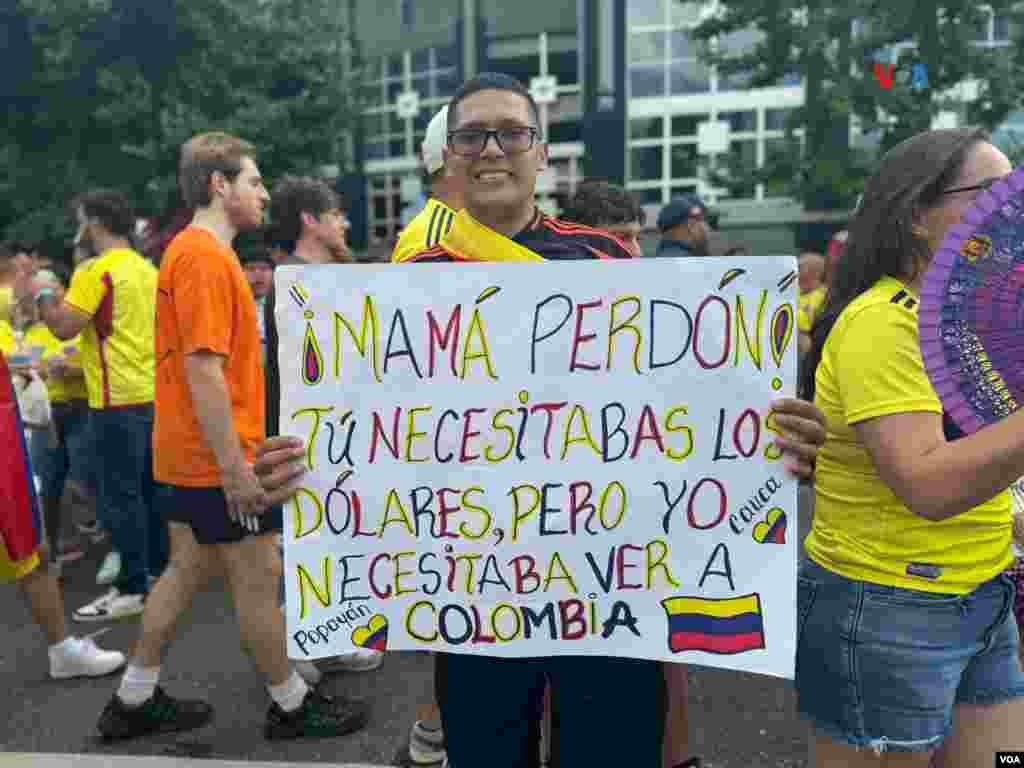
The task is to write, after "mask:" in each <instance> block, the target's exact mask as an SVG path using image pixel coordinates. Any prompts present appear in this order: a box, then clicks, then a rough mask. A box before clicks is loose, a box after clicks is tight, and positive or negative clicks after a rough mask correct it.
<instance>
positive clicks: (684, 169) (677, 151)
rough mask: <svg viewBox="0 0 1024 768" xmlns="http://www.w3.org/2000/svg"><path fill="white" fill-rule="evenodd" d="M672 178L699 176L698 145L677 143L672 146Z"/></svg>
mask: <svg viewBox="0 0 1024 768" xmlns="http://www.w3.org/2000/svg"><path fill="white" fill-rule="evenodd" d="M671 151H672V157H671V160H672V169H671V173H672V178H673V179H686V178H694V177H696V176H697V145H696V144H676V145H675V146H673V147H672V150H671Z"/></svg>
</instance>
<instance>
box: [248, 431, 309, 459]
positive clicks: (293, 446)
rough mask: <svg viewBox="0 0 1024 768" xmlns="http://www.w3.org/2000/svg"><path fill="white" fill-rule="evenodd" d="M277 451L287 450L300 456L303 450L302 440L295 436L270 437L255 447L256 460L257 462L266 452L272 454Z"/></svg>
mask: <svg viewBox="0 0 1024 768" xmlns="http://www.w3.org/2000/svg"><path fill="white" fill-rule="evenodd" d="M277 451H287V452H288V453H289V454H292V455H294V456H296V457H299V456H302V454H303V452H304V451H303V444H302V441H301V440H300V439H299V438H297V437H284V436H277V437H271V438H268V439H267V440H264V441H263V442H262V443H260V444H259V445H258V446H257V447H256V461H257V462H259V461H261V460H262V459H263V458H264V457H266V456H267V455H268V454H273V453H276V452H277Z"/></svg>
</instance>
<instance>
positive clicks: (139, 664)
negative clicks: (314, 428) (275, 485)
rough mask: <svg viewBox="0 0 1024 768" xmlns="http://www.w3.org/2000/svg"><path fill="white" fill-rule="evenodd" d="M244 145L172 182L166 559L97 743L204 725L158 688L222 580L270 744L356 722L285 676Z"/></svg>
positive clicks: (163, 377)
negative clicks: (180, 200) (177, 201)
mask: <svg viewBox="0 0 1024 768" xmlns="http://www.w3.org/2000/svg"><path fill="white" fill-rule="evenodd" d="M253 153H254V148H253V147H252V146H251V145H250V144H248V143H247V142H245V141H242V140H241V139H238V138H235V137H234V136H229V135H227V134H223V133H207V134H202V135H199V136H196V137H195V138H193V139H192V140H190V141H189V142H187V143H186V144H185V145H184V147H182V152H181V163H180V168H179V181H180V184H181V187H182V192H183V194H184V196H185V202H186V204H187V205H188V206H189V207H190V208H194V209H195V211H196V213H195V216H194V218H193V219H192V223H191V225H190V226H189V227H187V228H186V229H184V230H183V231H182V232H181V233H179V234H178V235H177V236H176V237H175V238H174V240H173V241H171V244H170V245H169V246H168V248H167V250H166V252H165V253H164V257H163V259H162V261H161V264H160V276H159V281H158V283H157V310H156V361H157V368H156V398H155V404H156V418H155V420H154V425H153V474H154V477H155V479H156V480H157V481H158V482H159V483H162V484H164V485H163V487H162V488H161V489H160V492H159V493H158V500H157V503H158V507H159V509H160V512H161V514H162V515H163V518H164V519H165V520H166V521H167V522H168V529H169V533H170V539H171V565H170V567H168V568H167V570H166V571H165V573H164V575H163V576H161V578H160V579H159V581H157V583H156V585H155V586H154V587H153V590H152V592H151V593H150V596H149V599H148V600H147V601H146V605H145V612H144V614H143V619H142V635H141V637H140V639H139V643H138V647H137V648H136V652H135V656H134V658H133V659H132V663H131V664H129V666H128V668H127V669H126V671H125V674H124V677H123V678H122V681H121V686H120V688H119V689H118V691H117V693H116V694H115V695H114V696H113V697H112V699H111V700H110V702H109V703H108V704H107V706H106V708H105V709H104V711H103V714H102V715H101V717H100V721H99V725H98V728H99V731H100V734H101V735H102V736H103V737H104V738H106V739H128V738H134V737H137V736H143V735H146V734H151V733H166V732H169V731H184V730H190V729H193V728H199V727H202V726H204V725H206V724H207V723H208V722H209V721H210V719H211V717H212V715H213V711H212V709H211V708H210V706H209V705H208V704H206V703H205V702H202V701H186V700H182V699H175V698H172V697H171V696H169V695H168V694H167V693H165V692H164V691H163V689H162V688H160V686H159V685H158V683H159V680H160V660H161V656H162V651H163V650H164V648H165V646H166V645H167V644H168V643H169V642H170V640H171V638H172V635H173V632H174V626H175V624H176V623H177V621H178V619H179V617H180V616H181V614H182V613H184V612H185V610H186V609H187V608H188V605H189V603H190V602H191V600H192V596H193V595H194V594H195V593H196V591H197V590H199V589H200V588H201V587H203V586H204V585H205V582H206V580H207V578H208V576H209V574H210V572H211V571H212V570H213V569H214V568H215V567H217V568H218V569H221V570H223V571H224V572H225V574H226V576H227V583H228V588H229V589H230V592H231V595H232V599H233V601H234V605H235V613H236V615H237V617H238V626H239V630H240V633H241V635H242V645H243V647H244V648H246V649H248V651H249V652H250V653H251V655H252V657H253V661H254V662H255V664H256V667H257V668H258V669H259V670H260V672H262V673H263V675H264V677H265V678H266V682H267V688H268V692H269V693H270V697H271V699H273V704H272V705H271V707H270V711H269V712H268V713H267V721H266V726H265V733H266V736H267V738H271V739H275V738H296V737H300V736H318V737H324V736H340V735H343V734H345V733H350V732H352V731H355V730H358V729H359V728H361V727H362V726H363V725H364V724H365V722H366V707H365V706H364V705H362V704H360V703H355V702H347V701H344V700H340V699H328V698H327V697H325V696H324V695H322V694H321V693H320V692H318V691H316V690H311V689H310V688H309V687H308V686H307V685H306V683H305V681H304V680H303V679H302V678H301V677H300V676H299V675H298V674H297V673H296V672H295V671H294V670H292V668H291V665H290V663H289V661H288V657H287V654H286V650H285V646H286V643H285V625H284V617H283V616H282V615H281V611H280V610H279V609H278V598H279V590H280V578H281V574H280V559H279V557H278V554H277V551H276V542H275V537H274V536H271V535H266V534H270V533H272V532H275V531H276V530H279V529H280V521H279V520H277V521H275V520H273V519H265V518H264V517H263V514H264V513H265V512H266V511H267V509H268V508H269V507H270V501H271V499H270V497H269V496H268V495H267V494H266V493H265V492H264V491H263V489H262V488H261V487H260V483H259V480H258V478H257V476H256V474H255V471H254V469H253V466H252V463H253V460H254V458H255V452H256V448H257V447H258V446H259V445H260V444H261V443H262V442H263V440H264V389H263V370H262V365H261V345H260V336H259V326H258V323H257V319H256V302H255V299H254V298H253V295H252V291H251V290H250V289H249V285H248V283H247V281H246V279H245V274H244V273H243V271H242V267H241V264H240V263H239V260H238V256H237V254H236V253H235V252H234V250H233V249H232V247H231V243H232V241H233V240H234V238H235V236H236V235H237V234H238V233H239V232H241V231H244V230H251V229H255V228H257V227H259V226H260V225H261V224H262V223H263V213H264V209H265V207H266V206H267V203H268V202H269V199H270V196H269V195H268V194H267V190H266V188H265V187H264V185H263V180H262V179H261V178H260V174H259V170H258V169H257V168H256V164H255V162H254V161H253Z"/></svg>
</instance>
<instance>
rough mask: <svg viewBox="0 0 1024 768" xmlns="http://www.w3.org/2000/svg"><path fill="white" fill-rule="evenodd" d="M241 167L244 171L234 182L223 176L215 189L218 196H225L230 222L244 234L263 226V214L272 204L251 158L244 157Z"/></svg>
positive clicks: (225, 207)
mask: <svg viewBox="0 0 1024 768" xmlns="http://www.w3.org/2000/svg"><path fill="white" fill-rule="evenodd" d="M241 165H242V170H241V172H240V173H239V174H238V175H237V176H236V177H235V179H234V181H229V180H228V179H227V178H226V177H223V176H221V177H220V179H217V180H215V184H216V187H215V188H216V189H217V192H218V194H221V195H223V199H224V211H225V213H226V214H227V216H228V220H229V221H230V222H231V224H232V225H233V226H234V227H235V229H237V230H238V231H239V232H244V231H246V230H251V229H258V228H259V227H261V226H262V225H263V214H264V211H265V210H266V208H267V205H268V204H269V202H270V193H268V192H267V188H266V187H265V186H264V185H263V179H262V178H261V177H260V172H259V169H258V168H257V167H256V163H255V162H254V161H253V159H252V158H251V157H243V158H242V161H241ZM217 175H219V174H217Z"/></svg>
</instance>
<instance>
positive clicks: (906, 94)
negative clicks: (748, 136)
mask: <svg viewBox="0 0 1024 768" xmlns="http://www.w3.org/2000/svg"><path fill="white" fill-rule="evenodd" d="M1014 5H1015V0H990V1H989V2H987V3H986V5H982V4H979V3H977V2H976V0H901V1H900V2H891V1H889V2H881V1H880V0H844V1H843V2H836V1H835V0H823V2H819V3H814V4H813V5H812V4H809V3H807V2H806V0H719V3H718V13H717V14H716V15H714V16H713V17H711V18H708V19H707V20H706V21H705V22H704V23H702V24H701V25H700V26H699V27H698V28H697V30H696V31H695V33H694V34H695V36H696V37H697V38H698V39H701V40H704V41H707V42H708V43H709V45H708V47H707V52H706V58H707V60H708V61H709V62H710V63H713V64H715V65H717V66H718V67H719V68H720V71H722V72H725V73H736V72H744V73H747V75H748V77H749V79H750V82H751V84H752V85H760V86H768V85H775V84H777V83H778V82H779V81H780V80H781V79H782V77H783V76H784V75H785V74H786V73H788V72H797V73H799V74H800V76H801V77H802V79H803V82H804V88H805V100H804V106H803V107H802V108H800V109H798V110H796V111H795V113H794V114H793V116H792V118H791V120H790V121H789V124H788V125H787V135H788V137H789V149H788V151H786V152H779V153H776V154H775V155H774V157H773V158H772V159H771V161H770V162H769V163H768V164H767V166H766V167H764V168H762V169H760V170H759V171H758V172H756V174H755V175H756V177H757V180H758V181H769V180H782V181H784V182H786V184H787V186H788V188H789V192H790V193H791V194H792V195H793V196H794V197H797V198H798V199H801V200H802V201H803V202H804V203H805V204H806V205H807V206H808V207H812V208H842V207H849V206H850V205H851V204H852V203H853V202H854V200H855V199H856V195H857V193H858V190H859V186H860V183H861V181H862V180H863V178H864V177H865V175H866V174H867V173H869V172H870V169H871V167H872V162H873V159H874V157H873V153H872V152H871V151H870V149H871V147H875V146H877V147H878V148H881V149H883V150H884V149H887V148H888V147H891V146H893V145H894V144H896V143H897V142H899V141H901V140H902V139H904V138H907V137H909V136H912V135H913V134H915V133H918V132H920V131H922V130H927V129H928V128H929V127H931V125H932V124H933V120H934V118H935V117H936V116H937V115H938V114H939V113H940V112H943V111H954V112H956V113H958V114H960V115H962V116H963V117H964V118H965V120H966V122H967V123H969V124H972V125H982V126H985V127H988V128H990V129H991V128H994V127H995V126H997V125H998V124H999V123H1000V122H1002V121H1003V120H1004V119H1005V118H1006V116H1007V114H1008V113H1009V112H1010V111H1011V110H1013V109H1014V108H1016V107H1017V106H1018V105H1019V104H1020V103H1021V98H1022V96H1021V94H1022V90H1021V89H1022V86H1024V58H1022V56H1024V53H1022V52H1021V49H1020V46H1019V45H1016V44H1014V45H1011V46H1008V47H998V48H989V47H984V46H978V45H975V44H974V40H975V39H976V37H977V35H978V30H979V29H980V28H981V27H982V25H983V24H987V20H988V13H989V10H988V9H991V10H993V11H995V12H996V13H999V14H1003V15H1006V16H1009V18H1010V19H1011V21H1012V22H1014V24H1013V28H1015V29H1016V30H1018V31H1019V30H1021V29H1022V22H1024V11H1021V10H1016V9H1014V7H1013V6H1014ZM751 28H752V29H756V30H758V31H760V33H761V39H760V42H759V43H758V44H757V45H755V46H752V47H750V48H748V49H747V50H745V51H740V52H735V51H730V52H718V51H716V50H715V48H714V45H713V41H714V40H715V39H717V37H718V36H719V35H723V34H728V33H731V32H736V31H739V30H745V29H751ZM1015 42H1016V41H1015ZM876 62H879V63H881V64H882V65H883V70H882V73H883V76H885V75H887V74H888V64H889V63H892V64H893V65H894V73H895V78H894V81H893V84H892V87H891V88H883V87H882V85H881V83H880V82H879V79H878V77H877V75H876V71H875V63H876ZM914 65H924V67H925V69H921V68H920V67H919V68H918V72H919V73H920V72H924V73H926V74H927V83H926V84H925V82H924V80H923V79H921V78H918V79H917V80H915V79H914V78H913V77H912V73H913V71H914ZM968 81H973V82H974V83H975V84H976V88H974V89H973V90H971V89H965V88H962V87H960V86H961V85H962V84H963V83H965V82H968ZM851 118H856V123H859V125H860V132H861V134H862V135H863V136H864V137H866V138H867V139H868V141H867V148H865V146H863V145H858V144H854V145H853V146H851V142H850V141H849V136H850V124H851ZM798 136H799V138H798ZM716 175H717V177H718V179H717V180H718V181H720V182H721V183H724V184H726V185H730V184H739V183H744V182H745V183H749V177H750V170H749V169H742V168H741V167H739V165H738V164H737V163H736V162H732V163H725V164H723V165H720V166H719V167H718V168H717V172H716Z"/></svg>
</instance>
